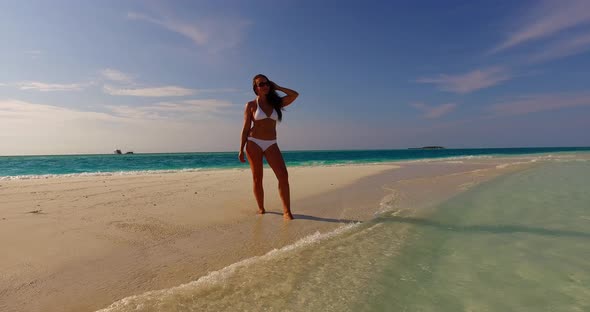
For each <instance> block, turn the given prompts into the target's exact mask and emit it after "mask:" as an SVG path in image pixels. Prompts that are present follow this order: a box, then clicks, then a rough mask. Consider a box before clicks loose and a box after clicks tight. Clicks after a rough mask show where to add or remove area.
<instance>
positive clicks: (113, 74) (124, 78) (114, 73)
mask: <svg viewBox="0 0 590 312" xmlns="http://www.w3.org/2000/svg"><path fill="white" fill-rule="evenodd" d="M100 74H101V75H102V76H103V77H104V78H106V79H108V80H111V81H115V82H120V83H127V84H132V83H133V78H132V77H131V76H129V75H127V74H125V73H123V72H121V71H118V70H116V69H112V68H106V69H103V70H101V71H100Z"/></svg>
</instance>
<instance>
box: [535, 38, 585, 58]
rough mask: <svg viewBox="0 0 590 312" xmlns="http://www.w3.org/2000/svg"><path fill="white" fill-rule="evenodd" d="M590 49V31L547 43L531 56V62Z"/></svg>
mask: <svg viewBox="0 0 590 312" xmlns="http://www.w3.org/2000/svg"><path fill="white" fill-rule="evenodd" d="M587 51H590V33H587V34H582V35H575V36H570V37H568V38H565V39H562V40H558V41H555V42H553V43H551V44H550V45H547V46H546V47H545V48H544V49H543V50H542V51H541V52H538V53H537V54H533V55H532V56H530V57H529V61H530V62H542V61H548V60H553V59H557V58H562V57H566V56H571V55H575V54H580V53H584V52H587Z"/></svg>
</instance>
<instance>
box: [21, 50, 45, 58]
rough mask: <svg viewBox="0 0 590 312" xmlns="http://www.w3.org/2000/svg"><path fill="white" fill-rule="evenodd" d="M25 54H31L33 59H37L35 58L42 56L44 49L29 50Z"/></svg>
mask: <svg viewBox="0 0 590 312" xmlns="http://www.w3.org/2000/svg"><path fill="white" fill-rule="evenodd" d="M25 54H26V55H29V56H30V57H31V58H32V59H34V60H35V59H38V58H39V57H40V56H41V54H43V51H41V50H28V51H25Z"/></svg>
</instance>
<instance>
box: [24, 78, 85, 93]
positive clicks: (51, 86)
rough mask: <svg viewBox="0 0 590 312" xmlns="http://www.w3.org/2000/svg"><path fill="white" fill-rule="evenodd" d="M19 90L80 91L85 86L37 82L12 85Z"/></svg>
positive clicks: (80, 84) (81, 84)
mask: <svg viewBox="0 0 590 312" xmlns="http://www.w3.org/2000/svg"><path fill="white" fill-rule="evenodd" d="M14 85H15V86H16V87H18V88H19V89H20V90H36V91H43V92H50V91H80V90H82V89H83V88H84V87H85V86H86V85H87V84H83V83H71V84H57V83H44V82H38V81H27V82H17V83H15V84H14Z"/></svg>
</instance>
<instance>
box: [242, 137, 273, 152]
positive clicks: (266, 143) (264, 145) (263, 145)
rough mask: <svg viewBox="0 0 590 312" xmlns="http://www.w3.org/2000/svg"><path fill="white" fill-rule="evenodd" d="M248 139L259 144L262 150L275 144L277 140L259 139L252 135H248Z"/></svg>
mask: <svg viewBox="0 0 590 312" xmlns="http://www.w3.org/2000/svg"><path fill="white" fill-rule="evenodd" d="M248 141H252V142H254V143H255V144H256V145H258V146H260V148H261V149H262V151H263V152H264V151H266V150H267V149H268V148H269V147H271V146H272V145H273V144H277V140H261V139H257V138H253V137H248Z"/></svg>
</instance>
